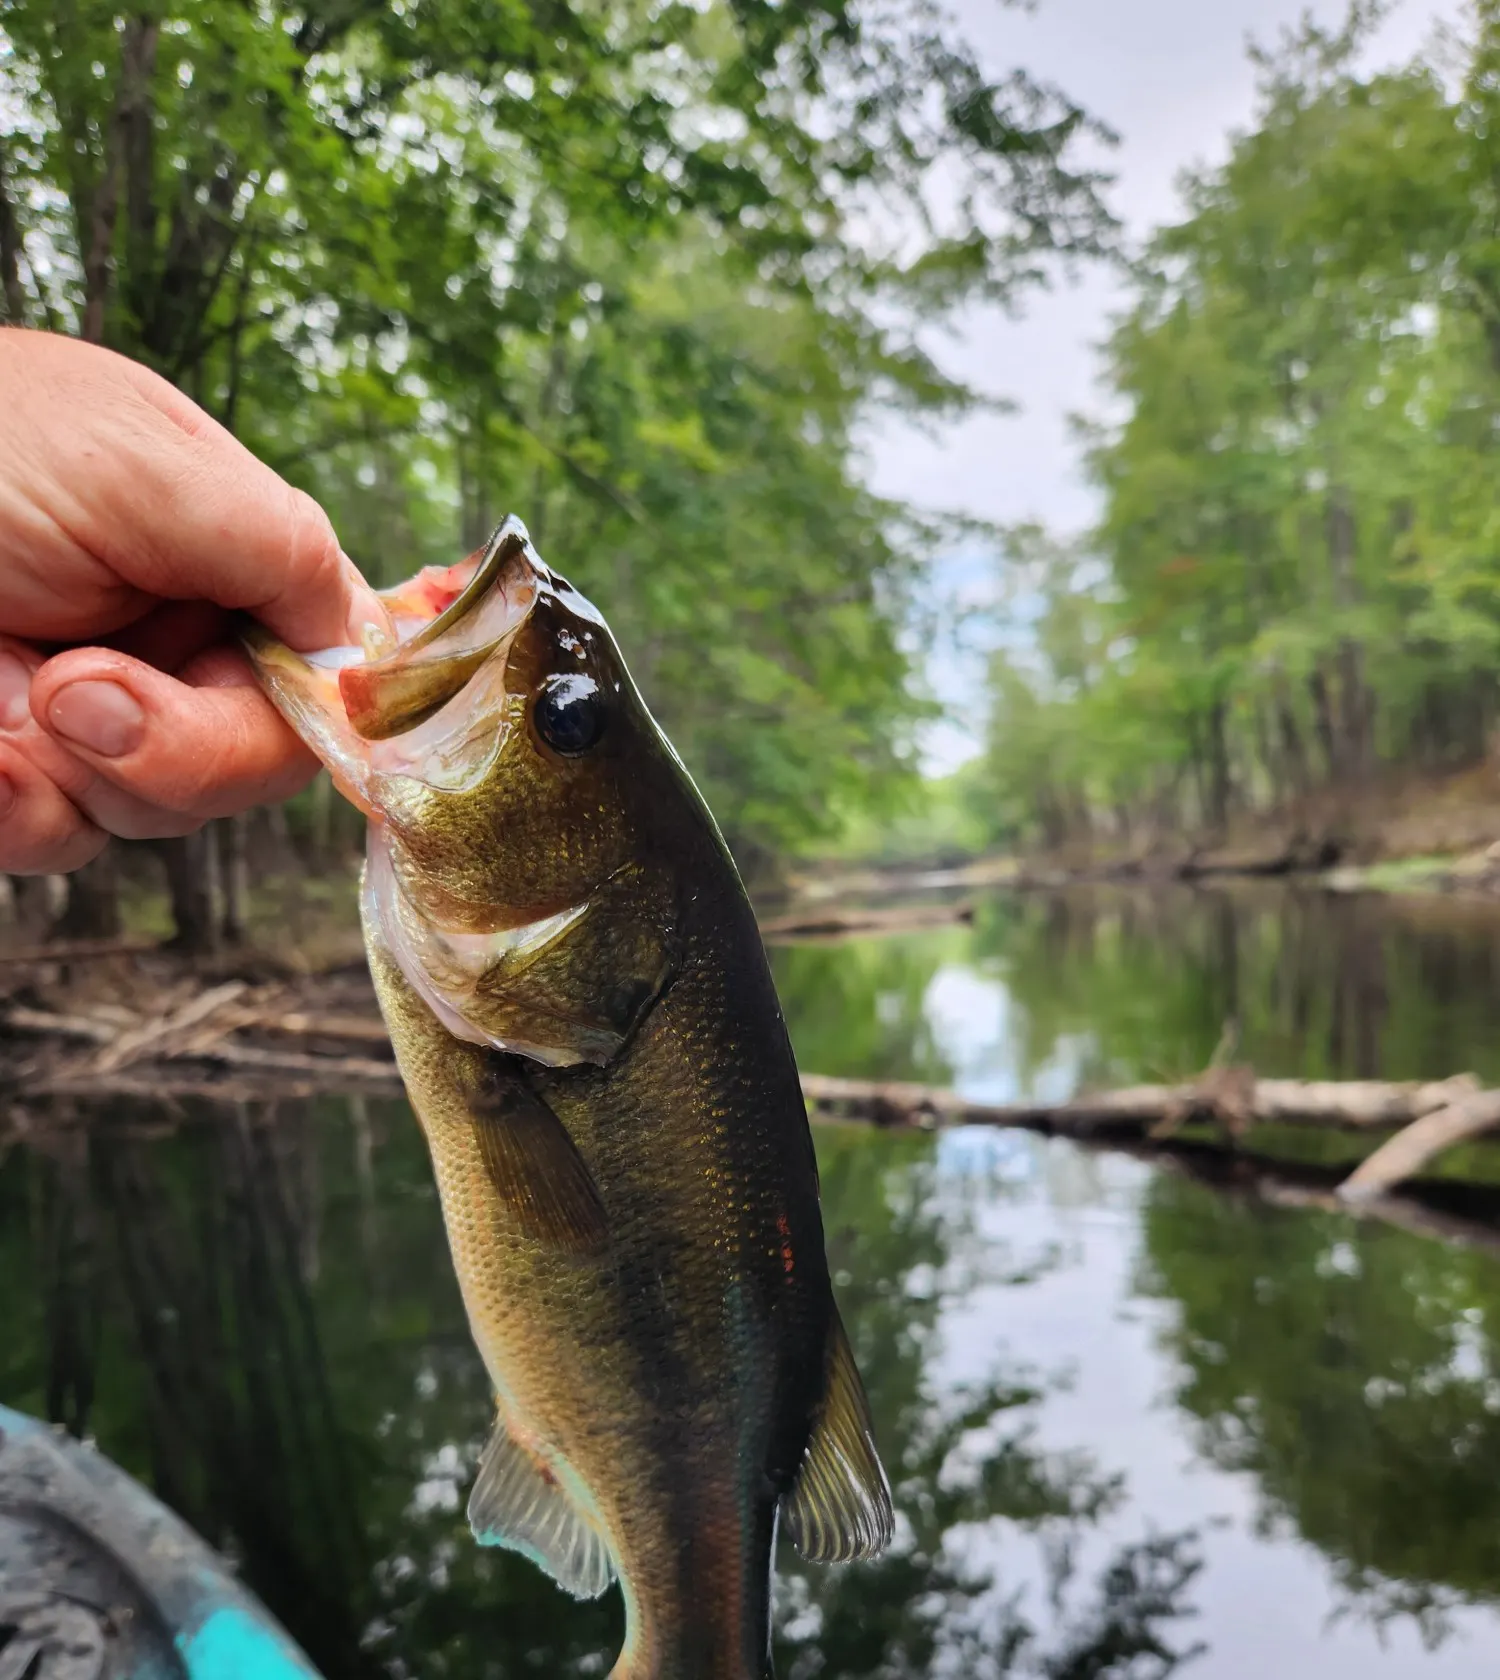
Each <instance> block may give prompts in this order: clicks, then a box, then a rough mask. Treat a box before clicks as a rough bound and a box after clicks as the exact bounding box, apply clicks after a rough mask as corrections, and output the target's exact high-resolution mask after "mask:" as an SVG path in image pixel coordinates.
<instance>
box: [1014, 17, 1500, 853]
mask: <svg viewBox="0 0 1500 1680" xmlns="http://www.w3.org/2000/svg"><path fill="white" fill-rule="evenodd" d="M1379 10H1380V9H1379V8H1378V7H1376V6H1372V5H1366V4H1363V3H1361V4H1356V5H1355V6H1354V7H1353V8H1352V9H1351V11H1350V14H1349V16H1348V19H1347V21H1346V23H1345V24H1344V26H1343V27H1341V28H1339V29H1336V30H1326V29H1323V28H1320V27H1318V26H1316V25H1313V24H1311V23H1305V24H1304V25H1303V26H1301V27H1300V28H1299V29H1298V30H1297V31H1295V32H1293V33H1292V34H1290V35H1289V36H1288V37H1287V38H1286V39H1285V40H1284V41H1283V42H1282V43H1281V45H1280V46H1279V47H1278V48H1277V49H1276V50H1274V51H1267V52H1261V53H1259V54H1257V60H1258V64H1259V69H1260V77H1261V103H1260V108H1259V110H1258V112H1257V114H1256V119H1255V123H1254V126H1253V127H1252V128H1251V130H1250V131H1249V132H1247V133H1245V134H1242V135H1240V136H1238V137H1237V138H1236V139H1235V141H1234V144H1233V146H1232V148H1231V151H1230V156H1229V158H1228V160H1227V161H1226V162H1225V163H1224V164H1222V165H1220V166H1217V167H1214V168H1211V169H1207V170H1203V171H1200V172H1199V173H1198V174H1196V175H1194V176H1192V177H1191V178H1189V179H1188V180H1187V181H1186V182H1185V184H1184V189H1183V192H1184V199H1185V207H1184V208H1185V214H1184V217H1183V219H1182V220H1181V221H1179V222H1177V223H1176V224H1175V225H1172V226H1169V227H1166V228H1163V229H1161V230H1160V231H1159V232H1158V233H1157V234H1156V235H1155V236H1154V237H1153V238H1152V240H1151V241H1150V242H1149V245H1148V247H1147V249H1146V251H1145V252H1144V254H1143V256H1142V258H1141V260H1140V262H1139V264H1138V266H1137V270H1136V276H1135V281H1134V298H1133V301H1132V304H1131V306H1130V307H1129V309H1128V310H1127V311H1126V312H1125V314H1124V316H1123V317H1122V319H1121V320H1120V321H1119V323H1118V324H1117V326H1116V328H1115V330H1114V332H1113V333H1112V335H1111V337H1110V340H1109V343H1108V346H1107V350H1106V358H1105V368H1106V374H1107V378H1108V382H1109V385H1110V388H1111V390H1112V393H1113V394H1114V396H1115V397H1116V398H1118V399H1119V400H1120V402H1121V404H1122V405H1123V408H1124V411H1125V418H1124V420H1123V421H1122V422H1121V423H1120V424H1119V425H1116V426H1112V427H1096V428H1093V429H1092V430H1088V431H1086V432H1085V443H1086V446H1087V457H1088V462H1089V465H1090V469H1091V471H1092V473H1093V475H1094V478H1095V481H1096V483H1097V485H1098V487H1099V490H1100V492H1101V496H1102V501H1103V513H1102V517H1101V519H1100V521H1099V523H1098V525H1097V527H1096V529H1094V530H1093V531H1092V532H1090V533H1088V535H1087V537H1086V538H1085V539H1084V540H1083V542H1082V543H1081V545H1080V546H1079V549H1078V551H1077V552H1070V551H1066V550H1063V549H1061V548H1059V547H1058V545H1056V544H1054V545H1052V552H1051V553H1050V554H1049V555H1047V556H1045V557H1044V559H1045V564H1041V563H1040V562H1039V561H1038V559H1037V556H1036V547H1037V543H1036V539H1035V538H1034V537H1032V538H1031V539H1029V540H1018V542H1017V544H1016V545H1014V546H1015V547H1016V548H1017V549H1018V550H1019V553H1018V554H1013V555H1012V558H1011V570H1012V572H1020V573H1021V574H1022V575H1025V574H1026V572H1027V568H1028V567H1030V569H1031V570H1032V571H1037V570H1038V569H1040V571H1041V573H1042V575H1043V579H1044V587H1043V590H1042V593H1043V610H1042V616H1041V622H1040V627H1039V630H1038V632H1037V634H1036V635H1034V636H1033V637H1032V638H1031V640H1030V643H1029V645H1028V646H1027V648H1026V649H1025V650H1024V657H1023V658H1021V659H1020V660H1019V661H1018V659H1017V657H1016V656H1015V655H1014V654H1011V655H1008V656H1007V657H1005V658H1003V659H1001V660H999V661H998V662H997V667H996V676H995V682H994V684H993V687H994V691H995V695H996V707H995V719H994V725H993V731H992V737H993V740H992V749H991V753H990V767H989V783H990V791H991V797H992V799H993V801H994V811H995V828H996V830H997V831H1000V832H1003V831H1005V830H1006V829H1008V828H1009V829H1014V828H1016V827H1018V826H1019V828H1020V830H1021V832H1022V834H1023V835H1034V836H1037V837H1040V838H1042V839H1045V840H1047V841H1049V842H1050V843H1052V844H1053V845H1058V844H1061V843H1063V842H1064V841H1066V840H1072V839H1080V838H1081V839H1088V838H1091V837H1096V836H1098V835H1099V834H1101V833H1102V834H1105V835H1107V836H1108V837H1109V838H1111V839H1112V840H1115V841H1118V840H1121V839H1126V840H1131V839H1133V838H1134V837H1135V831H1136V830H1138V829H1144V830H1147V831H1150V832H1154V833H1157V834H1171V833H1173V832H1177V833H1179V834H1180V832H1181V830H1182V829H1184V828H1188V829H1196V830H1208V831H1216V830H1217V831H1222V830H1223V829H1224V828H1225V827H1226V825H1227V824H1228V823H1229V822H1230V821H1231V820H1232V818H1233V817H1234V816H1235V814H1236V813H1238V812H1244V811H1247V810H1249V811H1254V810H1258V809H1265V808H1275V807H1285V806H1289V805H1292V804H1295V803H1296V802H1297V801H1299V800H1302V799H1303V798H1304V797H1305V796H1306V795H1308V794H1309V793H1310V792H1316V791H1317V790H1320V789H1323V788H1330V787H1332V788H1339V789H1348V788H1352V787H1358V786H1359V785H1361V784H1363V783H1365V782H1368V781H1369V780H1371V779H1372V778H1373V777H1374V776H1376V775H1377V774H1378V773H1379V772H1380V770H1381V768H1382V767H1383V766H1389V765H1400V766H1408V765H1410V766H1417V767H1421V768H1425V769H1431V770H1440V769H1446V768H1450V767H1452V766H1454V765H1462V764H1467V763H1472V762H1474V761H1476V760H1477V759H1478V758H1479V757H1481V756H1482V755H1483V753H1484V752H1485V751H1486V748H1487V745H1488V740H1489V735H1490V731H1491V729H1492V727H1493V725H1494V723H1495V720H1496V718H1497V715H1500V688H1497V683H1496V672H1497V668H1500V596H1497V583H1496V580H1497V578H1500V558H1497V548H1496V539H1497V534H1500V523H1497V514H1496V509H1497V501H1496V496H1495V491H1494V484H1495V476H1496V475H1495V467H1496V453H1495V451H1496V436H1497V417H1500V305H1497V301H1496V300H1497V298H1500V263H1497V259H1496V249H1497V247H1496V227H1497V225H1500V224H1497V220H1496V217H1497V199H1496V191H1495V184H1494V183H1495V180H1496V160H1497V156H1500V153H1497V151H1496V147H1497V145H1500V140H1497V137H1496V136H1497V129H1496V122H1495V118H1496V117H1497V116H1500V112H1497V111H1496V109H1495V102H1496V98H1497V93H1496V87H1497V79H1496V76H1495V64H1496V62H1500V58H1497V55H1500V11H1497V8H1496V7H1495V6H1494V5H1493V4H1492V3H1491V0H1478V3H1476V4H1475V5H1474V7H1473V8H1472V14H1471V19H1470V27H1469V31H1468V34H1467V36H1466V37H1465V39H1464V49H1463V50H1464V51H1465V53H1466V55H1467V62H1466V64H1465V66H1464V68H1463V71H1462V73H1461V75H1460V76H1459V77H1458V79H1457V80H1456V81H1455V80H1454V78H1452V77H1450V76H1448V75H1447V74H1445V68H1444V66H1443V65H1442V64H1440V63H1439V62H1438V61H1436V60H1435V59H1433V60H1430V59H1428V58H1426V57H1422V56H1419V57H1417V58H1416V59H1414V60H1413V61H1412V62H1410V63H1409V64H1406V65H1404V66H1400V67H1398V68H1396V69H1394V70H1390V71H1384V72H1381V73H1379V74H1374V75H1367V74H1364V73H1362V72H1361V71H1360V70H1359V69H1358V68H1357V62H1358V54H1359V49H1360V48H1361V46H1362V45H1363V43H1364V41H1365V39H1366V38H1367V35H1368V32H1369V30H1370V28H1371V26H1372V25H1373V23H1374V22H1375V21H1376V19H1377V17H1378V15H1379ZM1022 536H1023V538H1024V536H1025V534H1022ZM1080 618H1083V619H1084V620H1087V621H1089V622H1090V623H1091V633H1090V641H1089V650H1090V659H1091V661H1092V674H1091V677H1090V680H1088V681H1081V680H1079V677H1078V675H1077V671H1076V669H1075V666H1076V661H1073V660H1072V658H1071V655H1070V654H1068V653H1066V652H1065V653H1064V654H1063V656H1062V657H1061V658H1060V657H1059V652H1058V648H1057V646H1056V643H1057V641H1058V639H1059V637H1061V638H1062V640H1063V641H1064V642H1066V641H1067V640H1068V638H1069V636H1070V635H1072V634H1073V633H1074V630H1073V627H1074V626H1076V624H1077V623H1078V622H1079V621H1080Z"/></svg>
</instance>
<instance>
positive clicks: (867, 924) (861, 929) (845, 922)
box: [760, 904, 974, 945]
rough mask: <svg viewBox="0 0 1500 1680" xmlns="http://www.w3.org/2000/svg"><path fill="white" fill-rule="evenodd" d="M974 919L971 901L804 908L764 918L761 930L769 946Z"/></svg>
mask: <svg viewBox="0 0 1500 1680" xmlns="http://www.w3.org/2000/svg"><path fill="white" fill-rule="evenodd" d="M973 920H974V906H973V905H972V904H905V905H900V906H898V907H897V908H895V909H891V910H871V909H854V910H826V911H808V910H804V911H799V912H796V913H794V914H791V915H786V916H773V917H770V918H769V919H766V920H763V921H762V922H761V924H760V933H761V938H762V939H764V940H765V941H766V943H767V944H768V945H793V944H797V945H810V944H815V943H818V942H820V941H830V942H832V941H835V940H840V939H854V938H857V937H859V936H860V935H867V934H881V933H913V932H916V931H918V930H919V929H922V928H936V927H951V926H954V925H956V924H959V923H969V922H972V921H973Z"/></svg>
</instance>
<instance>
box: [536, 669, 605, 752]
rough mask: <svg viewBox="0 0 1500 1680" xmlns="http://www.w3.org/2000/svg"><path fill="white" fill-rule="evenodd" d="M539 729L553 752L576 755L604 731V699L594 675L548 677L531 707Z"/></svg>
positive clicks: (576, 673)
mask: <svg viewBox="0 0 1500 1680" xmlns="http://www.w3.org/2000/svg"><path fill="white" fill-rule="evenodd" d="M531 715H532V720H533V721H534V722H535V724H536V732H537V734H538V735H540V736H541V738H542V739H543V740H544V741H545V742H546V743H547V745H548V746H549V747H551V748H552V750H553V751H554V752H559V753H562V754H564V756H566V757H568V758H574V757H576V756H577V755H578V754H579V753H586V752H587V751H588V750H589V748H590V747H592V746H595V745H596V744H597V743H598V740H599V737H600V736H601V735H602V734H603V733H604V723H605V709H604V699H603V696H602V695H601V694H600V693H599V685H598V683H596V682H595V681H594V679H593V678H592V677H586V676H583V675H582V674H581V673H579V672H571V671H569V672H558V673H556V674H555V675H553V676H550V677H548V678H547V680H546V681H545V682H544V683H543V684H542V687H541V692H540V693H539V694H538V695H537V697H536V703H535V705H534V706H533V707H532V712H531Z"/></svg>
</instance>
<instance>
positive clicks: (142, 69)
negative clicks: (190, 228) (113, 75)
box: [79, 17, 161, 344]
mask: <svg viewBox="0 0 1500 1680" xmlns="http://www.w3.org/2000/svg"><path fill="white" fill-rule="evenodd" d="M160 36H161V24H160V22H159V21H158V20H157V19H155V18H146V17H133V18H127V19H126V22H125V27H124V30H123V31H122V33H121V37H120V86H119V91H118V93H117V94H116V96H115V108H114V113H113V115H112V116H111V118H110V125H109V132H108V134H107V135H106V136H105V141H104V168H103V171H102V173H101V175H100V178H99V186H98V189H97V191H96V192H95V193H94V200H93V207H92V213H91V215H90V217H89V225H88V237H87V242H86V243H85V245H84V250H83V286H84V303H83V320H82V324H81V326H80V329H79V336H80V337H81V338H83V339H85V340H87V341H88V343H90V344H102V343H103V342H104V323H105V318H106V315H107V312H108V307H109V298H110V293H111V291H112V290H113V287H114V252H115V222H116V220H117V219H118V216H119V212H120V176H121V174H122V173H123V172H124V171H125V169H126V167H127V165H128V164H130V163H137V164H139V161H140V152H141V147H142V144H143V143H142V141H141V138H140V135H141V131H142V123H143V112H144V113H145V119H144V120H145V124H146V126H147V127H148V128H149V121H150V114H149V112H148V111H145V106H146V96H147V92H148V90H149V87H150V82H151V75H152V72H153V71H154V70H155V68H156V44H157V41H158V40H159V39H160ZM144 144H145V150H146V156H147V158H148V160H149V153H150V137H149V133H148V134H147V137H146V141H145V142H144ZM128 190H130V191H131V192H132V193H133V194H134V193H138V192H139V191H141V190H142V189H141V187H140V185H139V184H137V183H134V182H132V183H129V184H128Z"/></svg>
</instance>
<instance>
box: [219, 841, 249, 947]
mask: <svg viewBox="0 0 1500 1680" xmlns="http://www.w3.org/2000/svg"><path fill="white" fill-rule="evenodd" d="M249 824H250V818H249V816H248V815H247V814H246V813H245V812H243V811H241V812H239V813H238V814H237V815H236V816H232V817H227V818H226V819H225V820H224V821H223V822H222V823H220V824H217V825H216V826H217V827H218V828H219V829H220V830H221V831H222V833H223V846H222V848H221V850H222V854H223V871H222V874H223V885H224V914H223V917H222V919H221V921H220V924H219V926H220V929H221V931H222V932H223V936H224V942H225V944H227V945H239V944H241V943H243V941H244V938H245V912H246V906H247V904H248V902H249V898H250V859H249V846H248V834H247V830H248V828H249Z"/></svg>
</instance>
